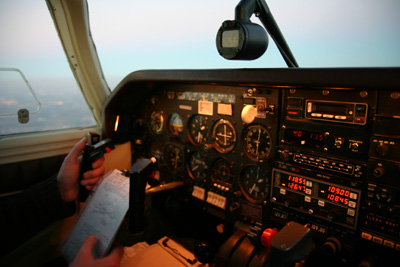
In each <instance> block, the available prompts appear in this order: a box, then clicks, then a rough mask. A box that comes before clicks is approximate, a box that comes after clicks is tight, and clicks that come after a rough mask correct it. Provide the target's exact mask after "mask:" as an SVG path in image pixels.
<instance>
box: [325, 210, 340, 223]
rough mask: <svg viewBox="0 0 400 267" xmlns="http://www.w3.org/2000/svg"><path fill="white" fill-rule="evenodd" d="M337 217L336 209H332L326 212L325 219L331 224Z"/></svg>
mask: <svg viewBox="0 0 400 267" xmlns="http://www.w3.org/2000/svg"><path fill="white" fill-rule="evenodd" d="M337 217H338V212H337V210H336V209H332V210H331V211H329V212H328V214H327V215H326V219H327V220H328V221H330V222H333V221H335V220H336V219H337Z"/></svg>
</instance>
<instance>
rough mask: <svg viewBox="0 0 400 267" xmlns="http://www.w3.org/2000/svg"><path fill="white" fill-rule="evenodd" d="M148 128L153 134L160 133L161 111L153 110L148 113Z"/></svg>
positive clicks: (162, 117)
mask: <svg viewBox="0 0 400 267" xmlns="http://www.w3.org/2000/svg"><path fill="white" fill-rule="evenodd" d="M149 123H150V129H151V131H152V132H153V133H154V134H157V135H160V134H161V133H162V131H163V126H164V116H163V115H162V112H161V111H158V110H155V111H153V112H152V113H151V114H150V122H149Z"/></svg>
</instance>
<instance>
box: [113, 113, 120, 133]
mask: <svg viewBox="0 0 400 267" xmlns="http://www.w3.org/2000/svg"><path fill="white" fill-rule="evenodd" d="M118 124H119V115H117V118H116V119H115V125H114V132H116V131H118Z"/></svg>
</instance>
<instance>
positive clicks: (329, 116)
mask: <svg viewBox="0 0 400 267" xmlns="http://www.w3.org/2000/svg"><path fill="white" fill-rule="evenodd" d="M322 117H324V118H327V119H333V117H334V115H332V114H323V115H322Z"/></svg>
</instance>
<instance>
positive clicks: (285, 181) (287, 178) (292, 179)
mask: <svg viewBox="0 0 400 267" xmlns="http://www.w3.org/2000/svg"><path fill="white" fill-rule="evenodd" d="M307 185H309V184H308V183H307V179H306V178H302V177H298V176H294V175H282V176H281V186H283V187H286V188H290V189H293V190H296V191H300V192H305V191H306V186H307Z"/></svg>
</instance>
